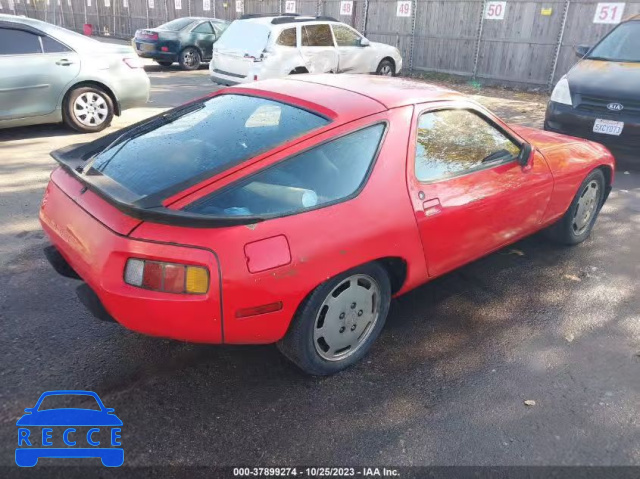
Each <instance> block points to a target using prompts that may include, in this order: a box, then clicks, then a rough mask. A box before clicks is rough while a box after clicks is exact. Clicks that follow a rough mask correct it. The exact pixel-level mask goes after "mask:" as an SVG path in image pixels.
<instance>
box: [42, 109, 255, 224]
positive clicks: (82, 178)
mask: <svg viewBox="0 0 640 479" xmlns="http://www.w3.org/2000/svg"><path fill="white" fill-rule="evenodd" d="M161 116H162V114H160V115H156V116H155V117H152V118H150V119H148V120H145V121H143V122H139V123H136V124H134V125H131V126H129V127H128V128H125V129H122V130H119V131H117V132H114V133H110V134H108V135H105V136H103V137H102V138H99V139H97V140H95V141H92V142H89V143H82V144H75V145H70V146H67V147H64V148H60V149H58V150H55V151H53V152H51V157H52V158H53V159H54V160H56V161H57V162H58V163H59V164H60V166H61V167H62V168H63V169H64V170H65V171H66V172H67V173H69V174H70V175H71V176H73V177H74V178H75V179H77V180H78V181H79V182H80V183H82V184H83V185H84V186H85V187H86V188H87V189H89V190H91V191H92V192H94V193H95V194H97V195H98V196H100V197H101V198H102V199H104V200H105V201H106V202H108V203H109V204H111V205H113V206H115V207H116V208H117V209H119V210H120V211H122V212H123V213H125V214H126V215H129V216H131V217H133V218H136V219H139V220H142V221H149V222H152V223H162V224H169V225H175V226H185V227H192V228H220V227H225V226H237V225H248V224H254V223H258V222H261V221H263V220H264V218H262V217H257V216H211V215H201V214H198V213H191V212H187V211H182V210H172V209H169V208H166V207H165V206H163V205H162V200H163V199H164V197H166V196H167V195H164V194H162V192H160V194H156V195H152V196H140V195H137V194H135V193H133V192H132V191H130V190H128V189H127V188H125V187H123V186H122V185H120V184H118V183H117V182H115V181H114V180H112V179H111V178H109V177H108V176H106V175H103V174H102V173H100V172H99V171H96V170H93V169H90V170H89V171H85V167H86V165H87V161H88V160H89V159H90V158H92V157H93V156H94V155H95V154H97V153H99V152H100V151H102V150H104V149H105V148H107V147H108V146H109V145H111V144H112V143H113V142H114V141H116V140H117V139H118V138H120V137H121V136H122V135H126V134H127V132H128V131H131V130H133V129H134V128H136V127H138V126H141V125H143V124H147V123H149V122H153V121H155V120H157V119H160V117H161Z"/></svg>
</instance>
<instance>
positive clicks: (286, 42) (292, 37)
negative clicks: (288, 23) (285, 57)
mask: <svg viewBox="0 0 640 479" xmlns="http://www.w3.org/2000/svg"><path fill="white" fill-rule="evenodd" d="M276 43H277V44H278V45H282V46H284V47H295V46H297V45H298V36H297V35H296V29H295V28H287V29H286V30H282V32H281V33H280V36H279V37H278V41H277V42H276Z"/></svg>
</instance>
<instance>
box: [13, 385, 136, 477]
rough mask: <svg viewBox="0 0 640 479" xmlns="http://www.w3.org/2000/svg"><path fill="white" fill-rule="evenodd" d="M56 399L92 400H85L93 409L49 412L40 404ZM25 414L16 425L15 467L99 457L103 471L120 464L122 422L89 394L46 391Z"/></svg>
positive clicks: (94, 395)
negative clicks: (48, 460)
mask: <svg viewBox="0 0 640 479" xmlns="http://www.w3.org/2000/svg"><path fill="white" fill-rule="evenodd" d="M59 396H74V397H77V396H88V397H90V398H93V399H94V400H95V402H94V401H93V400H89V402H91V403H92V406H97V407H96V408H94V409H91V408H67V407H64V408H53V409H51V408H46V407H45V406H43V401H46V402H47V403H51V402H53V401H52V400H53V399H56V400H59V399H60V398H59ZM62 399H63V400H64V399H65V398H62ZM73 399H75V398H73ZM81 399H87V398H81ZM25 412H26V414H25V415H24V416H22V417H21V418H20V419H18V422H16V425H17V426H18V447H17V448H16V464H17V465H18V466H20V467H33V466H35V465H36V464H37V463H38V459H39V458H41V457H53V458H85V457H94V458H97V457H99V458H100V460H101V461H102V464H103V465H105V466H107V467H118V466H121V465H122V463H123V462H124V449H122V447H120V446H122V444H121V426H122V421H121V420H120V419H119V418H118V416H116V415H115V414H114V410H113V409H111V408H106V407H105V406H104V404H103V403H102V401H101V400H100V397H99V396H98V395H97V394H96V393H94V392H93V391H67V390H65V391H47V392H45V393H43V394H42V395H41V396H40V399H38V402H36V405H35V406H34V407H32V408H27V409H25Z"/></svg>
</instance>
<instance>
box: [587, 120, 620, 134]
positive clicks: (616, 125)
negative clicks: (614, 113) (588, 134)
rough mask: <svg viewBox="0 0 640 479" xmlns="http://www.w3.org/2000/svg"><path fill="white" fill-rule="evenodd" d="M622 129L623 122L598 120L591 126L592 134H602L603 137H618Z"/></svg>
mask: <svg viewBox="0 0 640 479" xmlns="http://www.w3.org/2000/svg"><path fill="white" fill-rule="evenodd" d="M623 128H624V122H622V121H613V120H601V119H599V118H598V119H597V120H596V122H595V123H594V124H593V132H594V133H604V134H605V135H614V136H620V133H622V129H623Z"/></svg>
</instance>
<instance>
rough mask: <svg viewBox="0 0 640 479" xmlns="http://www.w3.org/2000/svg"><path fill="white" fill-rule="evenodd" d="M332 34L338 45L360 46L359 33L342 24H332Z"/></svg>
mask: <svg viewBox="0 0 640 479" xmlns="http://www.w3.org/2000/svg"><path fill="white" fill-rule="evenodd" d="M333 34H334V35H335V36H336V43H337V44H338V46H339V47H357V46H360V35H358V34H357V33H356V32H354V31H353V30H351V29H350V28H349V27H346V26H344V25H333Z"/></svg>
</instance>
